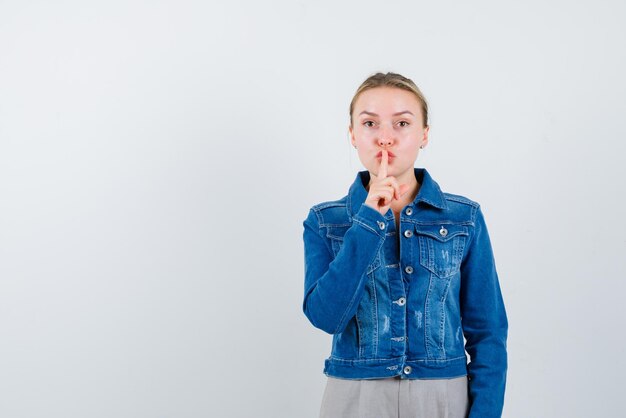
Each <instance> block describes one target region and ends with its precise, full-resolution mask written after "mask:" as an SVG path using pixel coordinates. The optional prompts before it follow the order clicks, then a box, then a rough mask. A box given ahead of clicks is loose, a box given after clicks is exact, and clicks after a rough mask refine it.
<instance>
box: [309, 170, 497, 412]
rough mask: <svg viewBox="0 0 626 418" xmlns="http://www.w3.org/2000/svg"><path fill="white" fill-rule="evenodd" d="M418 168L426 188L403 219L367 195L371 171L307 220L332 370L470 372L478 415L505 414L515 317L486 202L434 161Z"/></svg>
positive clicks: (430, 374) (341, 374) (314, 290)
mask: <svg viewBox="0 0 626 418" xmlns="http://www.w3.org/2000/svg"><path fill="white" fill-rule="evenodd" d="M415 177H416V179H417V181H418V183H419V184H420V188H419V191H418V194H417V196H416V197H415V200H414V201H413V202H412V203H411V204H409V205H407V206H406V207H404V208H403V210H402V212H401V214H400V230H399V231H397V230H396V224H395V220H394V213H393V211H391V210H388V211H387V213H386V214H385V216H383V215H381V214H380V212H378V211H377V210H375V209H373V208H371V207H369V206H367V205H365V204H364V202H365V198H366V197H367V194H368V192H367V190H366V189H365V185H367V184H368V183H369V172H368V171H361V172H359V173H358V174H357V176H356V179H355V181H354V183H353V184H352V185H351V186H350V190H349V192H348V194H347V195H346V196H344V197H343V198H341V199H339V200H334V201H328V202H323V203H319V204H317V205H314V206H313V207H312V208H311V209H310V210H309V214H308V216H307V218H306V220H304V222H303V226H304V233H303V239H304V258H305V266H304V270H305V273H304V276H305V282H304V302H303V305H302V307H303V310H304V313H305V315H306V316H307V318H308V319H309V321H310V322H311V323H312V324H313V325H314V326H315V327H317V328H319V329H322V330H324V331H326V332H327V333H329V334H332V335H333V340H332V350H331V354H330V357H329V358H327V359H326V360H325V367H324V373H325V374H326V375H327V376H333V377H338V378H345V379H378V378H385V377H391V376H396V375H399V376H400V377H401V378H403V379H432V378H451V377H457V376H463V375H469V395H470V404H471V407H470V414H469V416H470V417H480V418H486V417H500V416H501V414H502V409H503V403H504V391H505V383H506V371H507V352H506V339H507V332H508V321H507V316H506V311H505V307H504V301H503V298H502V294H501V291H500V285H499V282H498V274H497V272H496V266H495V259H494V255H493V252H492V248H491V242H490V239H489V234H488V232H487V226H486V224H485V219H484V217H483V214H482V211H481V209H480V205H479V204H478V203H477V202H475V201H472V200H470V199H468V198H466V197H463V196H460V195H455V194H451V193H444V192H442V191H441V189H440V188H439V185H438V184H437V183H436V182H435V181H434V180H433V179H432V178H431V176H430V174H429V173H428V172H427V171H426V169H424V168H415ZM464 338H465V339H466V340H467V342H466V343H465V344H464V341H463V339H464ZM465 350H467V353H468V354H469V355H470V359H471V361H470V362H469V364H468V362H467V357H466V351H465Z"/></svg>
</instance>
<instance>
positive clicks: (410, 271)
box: [404, 266, 413, 274]
mask: <svg viewBox="0 0 626 418" xmlns="http://www.w3.org/2000/svg"><path fill="white" fill-rule="evenodd" d="M404 271H406V272H407V273H409V274H411V273H413V267H411V266H406V267H405V268H404Z"/></svg>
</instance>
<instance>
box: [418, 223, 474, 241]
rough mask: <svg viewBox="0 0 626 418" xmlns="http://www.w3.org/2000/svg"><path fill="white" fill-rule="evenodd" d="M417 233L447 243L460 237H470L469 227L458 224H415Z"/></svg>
mask: <svg viewBox="0 0 626 418" xmlns="http://www.w3.org/2000/svg"><path fill="white" fill-rule="evenodd" d="M415 233H416V234H420V235H427V236H429V237H431V238H434V239H436V240H437V241H441V242H446V241H449V240H451V239H452V238H454V237H456V236H459V235H469V228H468V227H467V225H458V224H446V223H441V224H428V225H425V224H415Z"/></svg>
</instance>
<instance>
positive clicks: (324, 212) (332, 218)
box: [308, 195, 350, 227]
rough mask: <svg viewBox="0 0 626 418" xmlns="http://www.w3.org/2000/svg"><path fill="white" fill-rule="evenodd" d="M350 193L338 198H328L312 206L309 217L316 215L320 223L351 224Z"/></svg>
mask: <svg viewBox="0 0 626 418" xmlns="http://www.w3.org/2000/svg"><path fill="white" fill-rule="evenodd" d="M347 209H348V195H346V196H344V197H342V198H341V199H336V200H326V201H323V202H319V203H316V204H314V205H313V206H311V208H310V209H309V215H308V217H309V218H311V217H315V220H316V221H317V223H318V225H319V226H320V227H321V226H328V225H341V224H349V223H350V219H349V216H348V210H347Z"/></svg>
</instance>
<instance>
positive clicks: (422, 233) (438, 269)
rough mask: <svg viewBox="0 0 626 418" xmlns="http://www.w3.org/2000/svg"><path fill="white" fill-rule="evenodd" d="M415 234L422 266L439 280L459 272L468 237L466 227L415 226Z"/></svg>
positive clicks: (453, 225)
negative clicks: (417, 239)
mask: <svg viewBox="0 0 626 418" xmlns="http://www.w3.org/2000/svg"><path fill="white" fill-rule="evenodd" d="M415 234H416V235H417V237H418V238H419V247H420V248H419V251H420V264H421V265H422V266H424V267H425V268H427V269H428V270H430V271H431V272H433V273H434V274H436V275H437V276H439V277H441V278H448V277H450V276H452V275H454V274H456V273H457V272H458V271H459V269H460V267H461V260H462V259H463V251H464V249H465V243H466V241H467V237H468V236H469V230H468V227H467V226H466V225H455V224H445V223H443V224H433V225H420V224H415Z"/></svg>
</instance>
